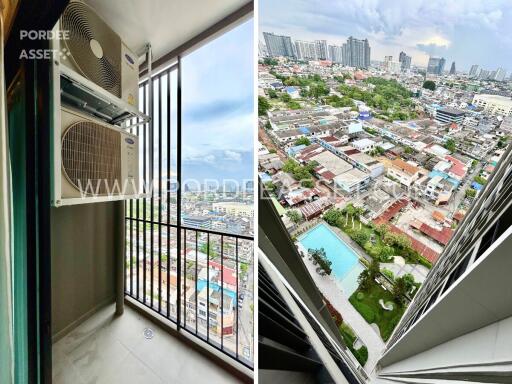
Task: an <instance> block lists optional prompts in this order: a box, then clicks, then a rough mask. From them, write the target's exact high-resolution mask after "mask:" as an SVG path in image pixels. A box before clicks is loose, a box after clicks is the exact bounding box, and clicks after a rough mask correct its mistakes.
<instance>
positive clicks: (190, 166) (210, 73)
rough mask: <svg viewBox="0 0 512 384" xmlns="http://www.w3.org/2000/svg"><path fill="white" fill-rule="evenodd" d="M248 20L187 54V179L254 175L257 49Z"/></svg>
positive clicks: (184, 80) (184, 67) (184, 68)
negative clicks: (254, 88)
mask: <svg viewBox="0 0 512 384" xmlns="http://www.w3.org/2000/svg"><path fill="white" fill-rule="evenodd" d="M253 47H254V46H253V21H252V20H249V21H246V22H244V23H243V24H242V25H240V26H237V27H236V28H234V29H232V30H231V31H229V32H227V33H226V34H224V35H222V36H220V37H218V38H217V39H215V40H213V41H212V42H209V43H208V44H206V45H204V46H202V47H201V48H199V49H198V50H196V51H194V52H193V53H191V54H189V55H187V56H185V57H184V58H183V60H182V101H183V104H182V105H183V107H182V108H183V110H182V113H183V117H182V118H183V121H182V179H183V181H186V180H187V179H198V180H205V179H215V180H218V181H220V182H221V184H222V181H223V180H228V179H233V180H237V181H243V180H247V179H251V180H252V179H253V153H254V152H253V144H254V143H253V142H254V139H253V138H254V135H253V121H254V97H253V87H254V62H253V59H254V49H253Z"/></svg>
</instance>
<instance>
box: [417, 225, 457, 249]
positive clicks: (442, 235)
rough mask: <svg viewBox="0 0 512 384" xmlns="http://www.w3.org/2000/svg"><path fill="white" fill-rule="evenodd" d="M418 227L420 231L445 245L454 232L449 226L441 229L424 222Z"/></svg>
mask: <svg viewBox="0 0 512 384" xmlns="http://www.w3.org/2000/svg"><path fill="white" fill-rule="evenodd" d="M418 229H419V230H420V232H422V233H424V234H425V235H427V236H428V237H430V238H432V239H434V240H435V241H437V242H438V243H441V244H443V245H446V244H448V242H449V241H450V239H451V238H452V236H453V232H454V231H453V230H452V229H450V228H447V227H443V229H441V230H439V229H436V228H434V227H431V226H430V225H428V224H425V223H422V224H421V226H420V227H419V228H418Z"/></svg>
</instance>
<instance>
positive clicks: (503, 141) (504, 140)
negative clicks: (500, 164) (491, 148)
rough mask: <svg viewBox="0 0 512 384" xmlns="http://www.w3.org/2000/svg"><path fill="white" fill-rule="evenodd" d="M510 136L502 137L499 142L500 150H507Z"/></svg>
mask: <svg viewBox="0 0 512 384" xmlns="http://www.w3.org/2000/svg"><path fill="white" fill-rule="evenodd" d="M507 142H508V136H503V137H500V139H499V140H498V148H505V147H506V146H507Z"/></svg>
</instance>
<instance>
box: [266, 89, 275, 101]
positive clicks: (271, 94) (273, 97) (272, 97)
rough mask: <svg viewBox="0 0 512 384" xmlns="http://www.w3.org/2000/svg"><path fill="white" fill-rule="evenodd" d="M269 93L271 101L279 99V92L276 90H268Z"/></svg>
mask: <svg viewBox="0 0 512 384" xmlns="http://www.w3.org/2000/svg"><path fill="white" fill-rule="evenodd" d="M267 93H268V97H270V98H271V99H276V98H277V92H276V90H275V89H273V88H269V89H267Z"/></svg>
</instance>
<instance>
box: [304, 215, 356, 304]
mask: <svg viewBox="0 0 512 384" xmlns="http://www.w3.org/2000/svg"><path fill="white" fill-rule="evenodd" d="M298 241H299V243H300V244H301V245H302V246H303V247H304V248H305V249H306V250H308V249H309V248H313V249H318V248H323V249H324V250H325V255H326V256H327V258H328V259H329V260H330V261H331V262H332V264H331V268H332V272H333V273H334V276H335V277H336V279H337V280H339V281H340V283H341V286H342V288H343V292H344V293H345V294H346V295H348V296H350V295H351V294H352V293H353V292H354V291H355V290H356V289H357V286H358V284H357V278H358V276H359V274H360V273H361V272H362V271H363V270H364V266H363V265H362V264H361V263H360V262H359V257H358V256H357V254H356V253H355V252H354V250H353V249H352V248H350V247H349V246H348V245H347V244H345V242H344V241H343V240H342V239H340V238H339V237H338V235H336V234H335V233H334V232H333V231H332V229H330V228H329V226H328V224H326V223H321V224H319V225H317V226H316V227H314V228H313V229H311V230H309V231H308V232H306V233H305V234H303V235H301V236H300V237H299V238H298Z"/></svg>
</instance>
